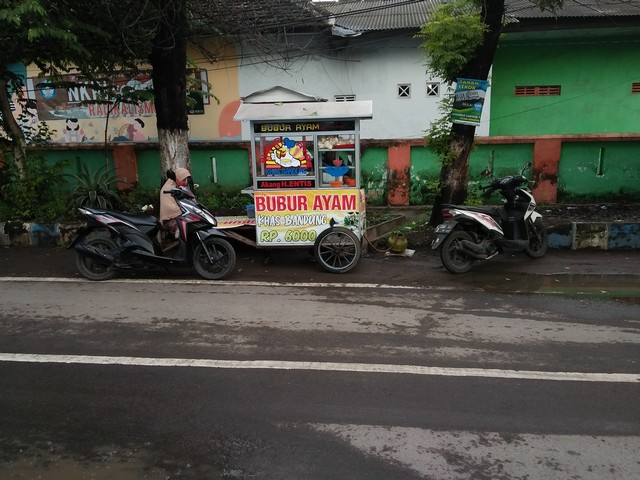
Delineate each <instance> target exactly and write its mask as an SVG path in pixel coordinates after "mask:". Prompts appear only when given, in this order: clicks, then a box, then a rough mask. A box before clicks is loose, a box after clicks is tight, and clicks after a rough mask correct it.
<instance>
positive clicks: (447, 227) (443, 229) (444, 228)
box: [435, 223, 453, 234]
mask: <svg viewBox="0 0 640 480" xmlns="http://www.w3.org/2000/svg"><path fill="white" fill-rule="evenodd" d="M451 230H453V223H441V224H440V225H438V226H437V227H436V230H435V233H438V234H440V233H449V232H450V231H451Z"/></svg>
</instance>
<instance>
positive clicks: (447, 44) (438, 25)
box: [418, 0, 487, 83]
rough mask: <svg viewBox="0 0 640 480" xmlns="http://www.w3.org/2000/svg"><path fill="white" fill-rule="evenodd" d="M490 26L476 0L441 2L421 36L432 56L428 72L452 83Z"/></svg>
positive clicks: (425, 48) (426, 49)
mask: <svg viewBox="0 0 640 480" xmlns="http://www.w3.org/2000/svg"><path fill="white" fill-rule="evenodd" d="M486 29H487V26H486V25H485V24H484V23H483V22H482V19H481V18H480V9H479V8H478V4H477V2H474V1H473V0H456V1H454V2H452V3H445V4H441V5H439V6H438V7H437V8H436V9H435V10H434V11H433V13H432V14H431V16H430V18H429V22H428V23H427V24H426V25H425V26H423V27H422V29H421V30H420V33H419V34H418V37H421V38H426V40H425V42H424V43H423V44H422V47H423V48H424V50H425V52H426V53H427V55H428V57H429V63H428V65H429V67H428V68H429V71H431V72H432V73H434V74H436V75H438V76H440V77H442V78H444V79H445V80H447V81H448V82H449V83H452V82H454V81H455V80H456V78H457V77H458V76H459V75H460V71H461V70H462V69H463V67H464V66H465V65H466V64H467V63H468V62H469V61H470V60H471V58H472V57H473V54H474V52H475V51H476V49H477V48H478V46H480V45H482V42H483V35H484V33H485V31H486Z"/></svg>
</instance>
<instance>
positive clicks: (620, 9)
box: [505, 0, 640, 19]
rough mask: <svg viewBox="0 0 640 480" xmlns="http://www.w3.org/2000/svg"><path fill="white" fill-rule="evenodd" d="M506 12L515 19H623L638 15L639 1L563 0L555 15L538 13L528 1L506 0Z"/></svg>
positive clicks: (639, 9)
mask: <svg viewBox="0 0 640 480" xmlns="http://www.w3.org/2000/svg"><path fill="white" fill-rule="evenodd" d="M505 3H506V12H507V15H508V16H510V17H514V18H516V19H528V18H554V17H556V16H557V17H558V18H571V17H574V18H581V17H624V16H638V15H640V0H579V1H576V0H565V2H564V5H563V7H562V8H561V9H560V10H558V12H557V14H556V13H553V12H549V11H544V12H543V11H540V7H538V6H536V5H535V4H534V3H533V2H532V1H530V0H507V1H506V2H505Z"/></svg>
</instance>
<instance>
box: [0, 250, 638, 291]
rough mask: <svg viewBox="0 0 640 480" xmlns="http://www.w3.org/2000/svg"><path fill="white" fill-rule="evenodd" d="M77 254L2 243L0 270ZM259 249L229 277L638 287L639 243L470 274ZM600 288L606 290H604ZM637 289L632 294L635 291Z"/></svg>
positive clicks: (66, 266)
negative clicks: (345, 263)
mask: <svg viewBox="0 0 640 480" xmlns="http://www.w3.org/2000/svg"><path fill="white" fill-rule="evenodd" d="M74 259H75V253H74V252H73V251H70V250H67V249H65V248H62V247H49V248H47V247H3V248H0V277H4V276H9V277H20V276H27V277H63V278H79V277H80V275H79V273H78V272H77V270H76V268H75V260H74ZM263 260H264V252H263V251H261V250H255V249H250V248H244V249H243V248H241V249H239V250H238V262H237V266H236V270H235V272H234V273H233V275H231V276H230V277H229V278H228V279H226V280H227V281H263V282H326V283H341V282H351V283H372V284H381V285H414V286H435V287H442V286H447V287H450V288H453V289H463V290H474V289H479V290H487V291H501V292H517V291H523V292H530V293H535V292H547V293H550V292H551V293H553V292H554V291H555V290H557V291H558V292H559V293H562V291H563V289H566V290H567V292H568V293H576V294H592V295H605V296H606V295H609V293H608V292H609V290H611V291H612V292H613V293H611V295H610V296H615V295H617V294H620V295H622V296H623V297H627V298H629V297H637V296H639V295H640V294H638V293H637V292H638V291H639V290H640V250H611V251H602V250H568V249H552V250H549V252H548V253H547V255H545V256H544V257H543V258H541V259H537V260H531V259H529V258H528V257H527V256H525V255H524V254H517V255H512V256H511V255H509V256H498V257H495V258H494V259H492V260H490V261H487V262H479V263H477V264H476V265H475V266H474V268H473V269H472V270H471V271H470V272H469V273H467V274H463V275H452V274H450V273H448V272H447V271H446V270H444V268H443V267H442V265H441V263H440V260H439V257H438V255H437V253H436V252H434V251H432V250H421V251H417V252H415V254H414V255H413V256H412V257H398V256H386V255H385V254H384V253H380V252H377V251H373V250H372V251H371V252H370V253H367V254H365V255H364V257H363V258H362V259H361V260H360V262H359V263H358V265H357V266H356V268H354V269H353V270H352V271H350V272H348V273H347V274H344V275H336V274H331V273H328V272H326V271H324V270H322V269H321V268H320V267H319V266H318V265H317V264H316V263H315V262H314V261H313V259H312V258H311V255H310V254H309V252H308V251H305V250H291V249H284V250H275V251H273V252H272V254H271V262H270V263H269V264H268V265H265V264H264V263H263ZM123 276H124V277H128V278H164V279H167V280H170V279H172V278H193V279H197V278H199V277H198V276H197V274H196V273H195V272H194V271H192V270H180V269H172V270H171V271H170V272H167V271H164V270H161V269H156V270H151V271H135V272H127V273H126V274H125V275H123ZM603 291H604V293H603ZM634 292H635V293H634Z"/></svg>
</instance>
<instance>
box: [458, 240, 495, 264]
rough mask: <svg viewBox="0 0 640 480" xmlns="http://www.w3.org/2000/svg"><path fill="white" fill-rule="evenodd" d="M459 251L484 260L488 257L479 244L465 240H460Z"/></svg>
mask: <svg viewBox="0 0 640 480" xmlns="http://www.w3.org/2000/svg"><path fill="white" fill-rule="evenodd" d="M460 251H461V252H462V253H464V254H465V255H469V256H470V257H473V258H475V259H476V260H486V259H487V258H489V256H488V255H487V252H485V251H484V249H483V248H482V247H481V246H480V245H478V244H477V243H472V242H469V241H467V240H462V241H461V242H460Z"/></svg>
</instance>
